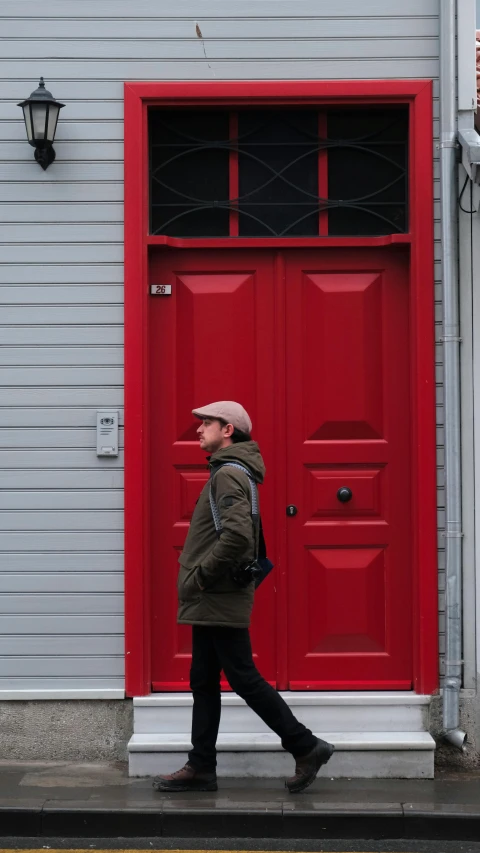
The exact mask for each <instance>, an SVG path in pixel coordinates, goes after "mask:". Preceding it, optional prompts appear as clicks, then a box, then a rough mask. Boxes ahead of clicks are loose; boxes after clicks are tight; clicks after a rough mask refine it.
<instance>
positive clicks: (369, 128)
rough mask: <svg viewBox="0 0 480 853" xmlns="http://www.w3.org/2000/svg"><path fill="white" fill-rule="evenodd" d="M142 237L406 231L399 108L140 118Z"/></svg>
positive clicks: (156, 111)
mask: <svg viewBox="0 0 480 853" xmlns="http://www.w3.org/2000/svg"><path fill="white" fill-rule="evenodd" d="M149 151H150V233H151V234H164V235H168V236H171V237H187V238H188V237H314V236H317V237H318V236H374V235H384V234H392V233H393V234H395V233H403V232H405V231H407V230H408V209H407V207H408V195H407V189H408V180H407V177H408V159H407V157H408V108H407V107H395V106H393V107H386V106H385V107H381V108H379V107H348V108H344V107H330V108H328V109H323V108H322V109H319V108H317V107H315V108H305V107H302V108H299V109H295V108H293V107H288V108H284V109H279V108H277V109H270V108H266V107H261V108H257V109H245V110H240V109H239V110H237V111H226V110H221V109H217V110H214V109H208V110H201V111H200V110H187V109H182V108H178V109H176V110H174V109H169V110H164V109H161V108H152V109H151V110H150V111H149Z"/></svg>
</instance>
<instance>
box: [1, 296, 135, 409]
mask: <svg viewBox="0 0 480 853" xmlns="http://www.w3.org/2000/svg"><path fill="white" fill-rule="evenodd" d="M47 289H48V288H47ZM0 290H1V288H0ZM37 290H39V291H40V292H42V290H43V289H42V290H40V288H37ZM32 363H35V364H38V365H57V364H65V365H69V366H73V365H75V366H76V365H85V366H86V365H91V364H96V365H97V366H102V367H103V366H106V365H109V366H114V365H119V364H120V365H121V364H123V347H28V346H25V347H7V346H6V347H2V348H1V349H0V366H1V367H3V366H5V365H15V366H17V367H18V366H19V365H24V364H28V365H31V364H32ZM73 425H74V424H73ZM0 426H1V422H0ZM79 426H80V424H79Z"/></svg>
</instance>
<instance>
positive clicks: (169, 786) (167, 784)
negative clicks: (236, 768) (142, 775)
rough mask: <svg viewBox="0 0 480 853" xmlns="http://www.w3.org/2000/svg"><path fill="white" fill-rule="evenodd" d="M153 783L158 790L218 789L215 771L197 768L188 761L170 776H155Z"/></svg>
mask: <svg viewBox="0 0 480 853" xmlns="http://www.w3.org/2000/svg"><path fill="white" fill-rule="evenodd" d="M152 785H153V787H154V788H155V790H156V791H218V785H217V774H216V773H215V772H213V773H211V772H207V771H205V770H195V768H194V767H192V765H191V764H189V763H188V762H187V764H185V767H182V768H181V769H180V770H175V773H170V775H169V776H155V779H154V780H153V782H152Z"/></svg>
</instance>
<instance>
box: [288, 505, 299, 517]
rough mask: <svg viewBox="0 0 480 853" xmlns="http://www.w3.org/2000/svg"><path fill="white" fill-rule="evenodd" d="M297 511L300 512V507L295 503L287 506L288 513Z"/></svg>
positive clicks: (291, 513)
mask: <svg viewBox="0 0 480 853" xmlns="http://www.w3.org/2000/svg"><path fill="white" fill-rule="evenodd" d="M297 512H298V509H297V507H296V506H295V505H294V504H289V505H288V506H287V515H296V514H297Z"/></svg>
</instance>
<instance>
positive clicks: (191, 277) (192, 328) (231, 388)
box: [150, 250, 276, 690]
mask: <svg viewBox="0 0 480 853" xmlns="http://www.w3.org/2000/svg"><path fill="white" fill-rule="evenodd" d="M150 281H151V283H152V284H153V283H155V284H156V283H158V284H171V285H172V294H171V296H158V297H152V299H151V315H150V322H151V323H152V326H151V335H150V339H151V341H152V345H151V352H150V368H151V373H150V387H151V389H152V401H151V424H152V429H151V435H152V443H151V460H152V465H151V490H152V525H151V527H152V572H153V580H152V616H153V631H152V638H153V648H152V674H153V677H152V681H153V686H154V689H163V690H182V689H184V690H188V689H189V670H190V635H191V631H190V628H188V627H185V626H178V625H177V624H176V612H177V592H176V579H177V572H178V563H177V560H178V554H179V552H180V551H181V549H182V546H183V543H184V541H185V536H186V532H187V529H188V524H189V520H190V518H191V515H192V512H193V509H194V507H195V501H196V499H197V497H198V495H199V493H200V491H201V489H202V487H203V485H204V483H205V482H206V481H207V479H208V473H207V466H206V458H205V454H204V453H203V452H202V451H201V450H200V448H199V446H198V438H197V435H196V429H197V427H198V421H196V420H195V418H193V416H192V414H191V411H192V409H193V408H194V407H195V406H200V405H204V404H205V403H208V402H211V401H212V400H230V399H233V400H240V401H241V402H242V404H243V405H244V406H245V408H246V409H247V411H248V412H249V414H250V416H251V418H252V421H253V423H254V430H255V436H257V437H258V438H259V440H260V442H261V446H262V453H263V455H264V459H265V463H266V466H267V470H269V471H270V472H272V470H273V460H272V452H273V445H272V442H271V439H272V436H273V434H274V428H275V424H274V418H273V410H274V406H273V400H274V393H275V389H274V376H273V362H274V349H273V346H272V344H273V340H274V313H275V312H274V301H273V300H274V281H273V258H272V255H271V253H262V252H261V251H259V252H248V253H244V252H231V251H228V250H224V251H213V252H212V251H202V252H199V253H195V252H191V251H186V252H171V251H168V250H166V251H164V252H162V253H160V254H158V255H155V257H154V258H153V260H152V264H151V276H150ZM267 437H270V443H269V441H268V440H267ZM273 489H274V478H273V476H269V478H268V484H267V485H266V486H265V487H264V488H262V492H261V497H260V500H261V503H262V517H263V518H264V524H265V528H266V530H267V531H268V533H270V531H272V530H273V517H272V510H273V505H272V499H271V496H272V494H273ZM268 533H267V535H268ZM269 538H272V539H273V537H269ZM275 628H276V620H275V595H274V594H272V587H270V590H268V589H267V588H265V589H263V590H259V595H258V599H257V601H256V603H255V617H254V622H253V629H252V641H253V648H254V653H255V655H256V663H257V665H258V666H259V668H260V669H261V671H262V673H263V675H264V676H265V678H267V679H268V680H269V681H271V682H272V683H276V660H275V648H276V642H275V640H276V638H275Z"/></svg>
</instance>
